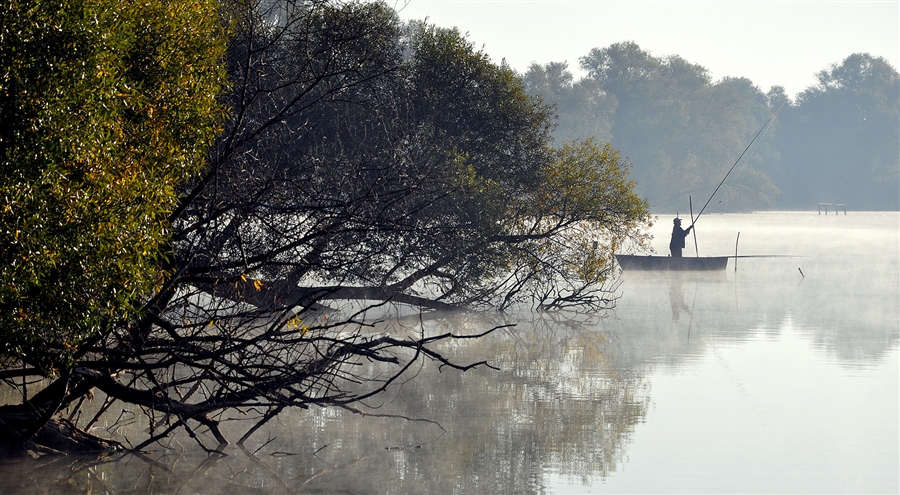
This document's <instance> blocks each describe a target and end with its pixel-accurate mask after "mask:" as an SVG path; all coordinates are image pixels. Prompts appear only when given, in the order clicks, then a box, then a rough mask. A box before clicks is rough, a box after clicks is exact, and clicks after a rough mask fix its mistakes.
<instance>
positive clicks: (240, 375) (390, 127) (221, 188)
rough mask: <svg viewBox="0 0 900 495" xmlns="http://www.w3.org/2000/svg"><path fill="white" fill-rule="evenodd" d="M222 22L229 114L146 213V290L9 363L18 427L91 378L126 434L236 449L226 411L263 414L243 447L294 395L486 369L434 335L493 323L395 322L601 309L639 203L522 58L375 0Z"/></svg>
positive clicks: (342, 396)
mask: <svg viewBox="0 0 900 495" xmlns="http://www.w3.org/2000/svg"><path fill="white" fill-rule="evenodd" d="M172 8H176V7H172ZM222 12H223V17H224V22H223V25H226V26H228V27H229V29H230V32H231V33H232V36H231V38H230V42H229V45H228V51H227V54H226V58H225V61H226V65H227V72H228V75H229V79H230V91H229V92H228V94H227V95H226V96H225V97H224V103H226V104H227V107H228V108H229V112H230V113H229V115H228V119H227V122H226V123H225V126H224V130H223V131H222V133H221V134H220V135H219V137H218V139H217V140H216V142H215V144H214V145H213V147H212V148H211V149H209V160H208V164H207V166H206V168H205V169H204V170H203V173H202V174H201V175H199V176H196V177H195V178H193V179H191V180H188V181H187V182H184V181H182V182H181V186H180V187H179V188H178V191H179V192H180V197H179V198H180V199H179V201H178V203H177V204H176V205H172V203H171V202H170V203H166V204H164V205H161V206H160V205H156V207H157V208H158V210H157V213H159V212H165V213H167V216H163V218H162V219H163V220H164V221H162V222H160V218H159V215H157V216H156V217H154V219H155V221H157V222H160V223H159V224H160V225H163V226H171V235H170V236H169V237H168V238H164V239H156V242H157V244H156V245H154V246H153V249H150V248H149V247H148V248H147V250H146V252H147V253H149V254H148V255H150V256H153V255H155V256H156V257H155V261H156V264H155V265H154V267H155V269H156V270H155V271H154V272H153V274H154V275H155V278H153V279H152V281H153V282H155V284H153V286H151V287H148V288H145V289H144V290H143V291H136V292H135V294H136V296H134V297H131V298H129V299H128V301H129V303H130V304H132V305H135V306H139V311H136V312H128V313H126V316H125V317H122V318H117V319H108V320H104V321H105V322H106V323H105V324H104V325H103V326H102V327H98V329H97V330H96V331H95V332H92V333H91V334H90V336H91V337H90V338H87V339H83V340H80V341H77V342H68V344H69V345H68V346H67V347H66V349H69V350H68V352H67V358H66V361H65V362H62V361H60V360H56V361H54V362H53V364H52V365H51V366H48V365H44V364H42V362H39V361H38V358H37V357H35V356H40V357H41V359H42V358H43V356H46V355H47V354H48V353H47V352H46V350H47V349H51V348H52V341H50V340H48V339H46V338H43V337H41V336H38V337H37V338H35V339H34V340H33V342H32V344H31V346H32V348H33V349H35V352H34V353H32V354H26V353H23V352H17V351H16V350H12V351H10V352H8V353H6V354H5V357H6V359H7V361H8V364H10V365H11V366H8V367H7V368H6V369H5V370H4V371H3V372H2V375H0V376H2V377H4V378H6V379H7V380H8V383H10V384H12V385H13V386H17V387H19V389H20V391H21V395H22V399H23V400H22V403H21V404H15V405H8V406H3V407H2V408H0V419H2V420H3V423H0V428H6V429H5V430H4V432H5V433H4V438H9V439H13V438H15V439H18V440H20V441H27V440H28V439H29V438H30V437H31V432H34V431H38V430H41V429H42V427H43V426H44V425H45V424H47V421H48V420H49V418H51V417H53V416H54V415H58V414H59V412H60V411H62V410H64V409H65V408H67V407H68V408H70V411H69V413H68V416H69V418H70V419H71V420H72V421H73V426H76V427H82V428H83V427H87V426H90V425H91V424H93V423H94V422H95V421H97V418H98V417H99V415H92V416H90V417H88V416H83V415H82V414H81V413H82V409H80V406H81V403H82V401H83V400H84V399H85V398H86V397H87V394H88V393H89V392H90V391H91V390H99V392H102V393H101V394H100V395H101V397H102V400H103V402H102V405H101V407H100V410H101V413H102V412H103V411H106V410H109V408H110V407H112V405H113V404H116V403H118V402H124V403H127V404H131V405H132V406H138V407H139V408H140V409H141V410H142V411H143V412H144V415H145V418H146V421H147V422H148V427H149V430H148V431H149V434H148V435H147V436H146V437H144V438H140V439H128V440H129V442H130V445H131V446H132V447H135V448H142V447H143V446H144V445H147V444H149V443H152V442H154V441H157V440H159V439H161V438H164V437H166V436H168V435H170V434H171V433H172V432H174V431H176V430H178V429H182V430H185V431H187V432H188V433H189V434H190V435H191V436H192V438H194V439H196V440H197V441H198V442H200V443H201V445H203V446H204V447H205V448H212V446H210V445H207V443H208V442H206V441H205V440H204V436H203V435H201V434H200V433H203V432H207V433H209V434H211V435H212V437H211V438H212V440H213V442H217V443H219V444H224V443H225V442H226V441H227V439H226V438H225V436H224V435H223V434H222V432H221V430H220V428H219V425H220V424H221V422H222V421H225V420H228V419H233V418H235V417H243V418H245V419H247V418H249V419H250V420H251V421H250V423H249V424H248V425H247V427H246V428H245V434H244V436H243V437H242V438H240V439H239V441H243V440H244V439H246V438H247V437H248V436H249V435H250V434H252V433H253V432H254V431H256V429H257V428H259V427H260V426H262V425H264V424H265V423H266V422H267V421H269V420H271V419H272V418H273V417H275V416H276V415H277V414H278V413H279V412H280V411H282V410H284V408H287V407H300V408H304V407H310V406H313V405H319V406H333V407H344V408H349V409H352V410H359V408H360V407H361V404H362V402H363V401H364V400H365V399H367V398H369V397H372V396H374V395H376V394H378V393H381V392H382V391H383V390H385V388H386V387H387V386H388V385H389V384H391V383H392V382H394V381H395V380H396V379H397V378H398V377H400V376H403V375H404V373H405V372H406V371H407V370H408V369H409V367H410V366H412V365H413V364H414V363H415V362H416V361H417V360H418V359H433V360H436V361H438V362H440V363H442V364H444V365H448V366H451V367H456V368H459V369H468V368H469V367H471V366H475V365H477V364H479V363H473V364H465V363H463V364H457V363H454V362H451V361H450V360H449V359H448V358H447V357H445V356H444V355H442V354H441V353H440V352H439V351H438V350H436V347H435V344H436V343H438V342H440V341H443V340H448V339H453V338H471V337H473V336H475V335H478V334H480V333H484V332H487V331H490V329H483V330H484V332H475V335H470V336H455V335H449V334H441V335H428V334H426V333H425V332H424V331H423V330H422V329H421V328H416V327H413V328H407V327H403V326H400V325H390V324H388V323H386V322H385V319H386V318H387V317H388V315H390V314H392V312H397V311H405V310H404V309H403V308H412V309H411V311H422V312H425V311H435V310H449V309H458V308H473V307H474V308H496V309H504V308H509V307H512V306H516V305H522V304H524V305H527V306H529V307H537V308H541V309H545V310H548V309H554V308H561V307H568V306H576V307H582V308H584V307H587V308H596V307H603V306H605V305H607V304H608V303H609V302H610V300H609V299H610V296H609V292H608V289H609V285H608V284H609V276H610V274H611V268H610V264H609V258H610V256H611V252H612V247H614V246H615V245H617V244H619V243H622V242H628V241H633V242H642V241H643V237H642V236H641V233H640V232H641V231H640V228H641V227H642V225H643V224H644V223H645V222H646V221H647V220H648V214H647V206H646V204H645V203H644V202H643V201H641V200H640V199H639V198H638V197H637V196H636V195H635V194H634V192H633V191H632V189H633V183H632V182H630V181H629V180H628V176H627V174H628V166H627V164H626V163H625V162H624V161H623V160H621V159H620V157H619V156H618V154H617V152H616V151H615V150H613V149H612V148H610V147H609V146H600V145H596V144H594V143H593V142H590V141H587V142H580V143H573V144H570V145H567V146H565V147H562V148H559V149H555V148H553V147H551V146H550V141H549V129H550V126H551V117H550V113H549V110H548V109H547V108H546V107H545V106H544V105H542V104H540V102H539V101H537V100H535V99H533V98H530V97H529V96H527V94H526V93H525V91H524V88H523V85H522V83H521V81H520V80H519V79H518V78H517V77H516V75H515V74H514V73H512V72H511V71H510V70H508V69H505V68H502V67H497V66H494V65H493V64H491V63H490V62H489V60H488V58H487V57H486V56H485V55H484V54H482V53H479V52H477V51H475V50H474V49H473V47H472V45H471V44H470V43H469V42H467V41H465V39H464V38H463V37H462V36H460V34H459V33H458V32H457V31H455V30H443V29H437V28H434V27H432V26H428V25H425V24H420V23H414V24H411V25H409V26H403V25H401V24H400V22H399V21H398V18H397V16H396V14H395V13H394V12H393V11H392V10H391V9H390V8H389V7H387V6H386V5H384V4H381V3H373V2H366V3H355V2H350V3H331V2H318V1H316V2H306V1H304V2H296V3H295V2H291V1H284V2H259V3H253V2H242V1H237V2H232V3H229V4H227V5H226V7H225V8H223V9H222ZM208 38H209V37H208V36H207V38H204V39H208ZM179 46H183V45H179ZM196 69H197V70H198V71H199V70H201V69H202V67H200V66H199V65H198V66H196ZM213 72H215V71H213ZM190 87H191V86H190V85H185V84H181V85H176V86H173V87H172V89H173V90H174V89H175V88H190ZM175 110H177V107H176V108H174V110H173V111H175ZM195 144H197V143H196V142H195ZM202 144H205V142H203V143H199V144H197V146H201V145H202ZM201 149H203V148H202V147H201ZM177 184H178V182H173V187H175V185H177ZM151 225H156V224H151ZM110 259H112V260H113V263H115V261H114V260H115V259H116V258H115V257H114V256H110ZM98 283H100V284H101V286H102V284H103V281H102V280H100V281H98ZM5 302H6V301H5V300H4V303H5ZM26 316H27V315H26ZM5 328H8V329H10V331H11V332H12V333H15V332H17V331H18V328H19V327H16V326H15V325H13V324H10V325H9V326H7V327H5ZM40 351H45V352H43V353H42V352H40ZM372 362H376V363H382V364H388V365H392V367H391V368H390V369H391V371H390V372H388V373H386V374H383V373H382V374H378V375H373V374H371V373H372V371H371V368H369V367H368V366H366V363H372ZM44 376H46V377H49V378H50V383H49V384H48V385H47V386H46V387H45V388H43V389H42V390H41V391H40V392H39V393H37V394H33V395H29V394H28V393H27V391H26V390H25V387H24V386H22V383H27V381H28V380H31V379H34V378H37V377H44ZM44 429H46V428H44ZM14 431H26V432H27V433H28V434H26V435H23V436H21V437H19V436H17V434H15V433H13V432H14ZM42 431H43V430H42ZM38 438H40V437H38Z"/></svg>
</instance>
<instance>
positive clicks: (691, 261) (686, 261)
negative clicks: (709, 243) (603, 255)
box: [616, 254, 729, 271]
mask: <svg viewBox="0 0 900 495" xmlns="http://www.w3.org/2000/svg"><path fill="white" fill-rule="evenodd" d="M728 258H729V256H711V257H709V258H672V257H670V256H639V255H634V254H617V255H616V261H618V262H619V266H621V267H622V269H623V270H688V271H713V270H724V269H725V267H726V266H728Z"/></svg>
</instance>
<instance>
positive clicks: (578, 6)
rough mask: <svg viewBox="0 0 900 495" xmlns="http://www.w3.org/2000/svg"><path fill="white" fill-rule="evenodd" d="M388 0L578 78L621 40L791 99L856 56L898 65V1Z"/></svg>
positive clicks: (497, 54) (509, 56) (498, 54)
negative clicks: (561, 65)
mask: <svg viewBox="0 0 900 495" xmlns="http://www.w3.org/2000/svg"><path fill="white" fill-rule="evenodd" d="M389 1H393V2H394V7H395V9H396V10H397V11H398V12H399V13H400V17H401V18H402V19H404V20H407V19H420V20H421V19H425V18H427V19H428V21H429V23H431V24H435V25H437V26H441V27H457V28H459V31H460V32H461V33H463V34H467V38H468V40H469V41H471V42H472V43H473V44H474V45H475V47H476V48H478V49H482V50H483V51H484V52H485V53H486V54H487V55H488V56H490V57H491V59H492V60H493V61H494V62H495V63H498V64H499V63H500V62H501V60H502V59H504V58H505V59H506V62H507V64H509V65H510V66H511V67H512V68H513V69H515V70H517V71H518V72H520V73H524V72H525V71H526V70H527V69H528V66H529V65H531V63H534V62H536V63H539V64H546V63H548V62H567V63H568V64H569V69H570V71H571V72H572V73H573V74H575V76H576V78H579V77H582V76H583V75H584V73H583V72H582V71H581V69H580V68H579V66H578V59H579V57H582V56H584V55H587V53H588V52H589V51H590V50H591V49H592V48H605V47H607V46H609V45H611V44H613V43H618V42H623V41H634V42H635V43H637V44H638V45H639V46H640V47H641V48H642V49H643V50H644V51H647V52H649V53H650V54H651V55H652V56H654V57H659V58H662V57H666V56H669V55H678V56H680V57H682V58H683V59H685V60H687V61H688V62H691V63H694V64H699V65H701V66H703V67H705V68H706V69H708V70H709V71H710V75H711V76H712V78H713V81H714V82H715V81H718V80H720V79H722V78H723V77H729V76H730V77H745V78H748V79H750V80H751V81H753V83H754V84H755V85H756V86H757V87H759V88H760V90H762V91H763V92H766V91H768V90H769V89H770V88H771V87H772V86H776V85H777V86H782V87H784V88H785V91H786V93H787V94H788V96H790V97H795V96H796V95H797V93H799V92H801V91H803V90H805V89H807V88H808V87H810V86H813V85H814V84H815V83H816V77H815V75H816V73H818V72H820V71H822V70H824V69H827V68H829V67H830V66H831V65H832V64H840V63H841V62H842V61H843V60H844V59H845V58H847V57H848V56H849V55H851V54H853V53H860V52H865V53H869V54H870V55H873V56H876V57H883V58H884V59H885V60H887V61H888V63H890V64H891V66H893V67H894V68H895V69H898V70H900V0H894V1H881V2H877V1H843V2H837V1H671V0H670V1H641V0H637V1H635V0H631V1H610V0H607V1H576V0H569V1H566V0H543V1H527V0H478V1H470V0H389Z"/></svg>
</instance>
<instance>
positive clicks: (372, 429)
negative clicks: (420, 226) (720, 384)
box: [0, 315, 649, 494]
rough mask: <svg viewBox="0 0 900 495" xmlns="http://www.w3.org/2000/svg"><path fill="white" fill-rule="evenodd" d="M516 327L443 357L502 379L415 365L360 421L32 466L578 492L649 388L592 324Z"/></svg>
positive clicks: (371, 489) (224, 486) (371, 488)
mask: <svg viewBox="0 0 900 495" xmlns="http://www.w3.org/2000/svg"><path fill="white" fill-rule="evenodd" d="M493 323H496V322H493ZM503 323H510V322H503ZM515 323H517V326H516V327H515V328H512V329H509V330H507V331H506V333H505V334H504V335H496V336H491V337H489V338H487V339H482V340H480V341H478V342H477V343H471V344H464V345H461V344H454V345H448V346H447V348H446V349H443V351H444V352H446V354H447V355H448V356H450V357H454V358H459V359H463V360H482V359H486V360H488V361H489V362H490V363H491V364H492V365H494V366H497V367H499V368H500V370H501V371H499V372H497V371H491V370H488V371H486V372H483V371H481V370H472V371H469V372H466V373H460V372H458V371H456V370H449V369H443V370H441V369H440V368H439V366H437V364H435V363H423V365H422V367H421V368H420V369H419V371H418V377H417V378H416V379H414V380H409V381H407V382H405V383H401V384H397V385H396V386H395V387H394V388H393V389H391V390H390V393H389V394H388V395H386V396H385V398H384V400H385V402H383V403H371V404H368V406H369V407H368V408H365V409H364V410H363V411H362V412H363V413H364V414H352V413H350V412H347V411H334V410H329V409H321V408H312V409H309V410H306V411H299V412H285V413H284V414H282V415H281V416H280V417H279V423H278V424H276V425H272V427H271V428H270V429H269V430H268V431H265V432H262V431H261V432H260V433H258V434H257V435H256V436H254V437H253V438H251V439H250V440H249V441H247V442H246V445H245V448H244V449H242V450H239V449H238V448H232V449H229V450H228V453H229V454H230V455H229V456H224V457H219V456H216V457H206V456H204V455H200V453H198V452H195V451H194V450H192V449H193V447H192V446H191V445H192V442H185V444H184V445H185V446H187V447H188V448H184V447H182V446H181V444H180V443H179V440H180V439H179V438H175V439H174V440H173V442H172V443H171V444H169V445H168V448H167V449H161V450H157V451H147V452H146V453H144V454H143V455H141V456H131V455H128V456H125V457H122V458H120V459H118V461H117V462H114V463H102V462H100V463H93V464H92V465H90V466H89V467H86V468H85V467H82V468H80V469H75V470H72V469H70V468H71V466H69V467H68V468H67V467H66V466H65V465H61V464H48V465H44V466H41V467H40V468H39V469H37V470H35V468H34V465H33V464H31V465H30V468H29V469H30V471H31V472H32V474H33V473H34V472H35V471H43V474H41V475H40V477H41V478H45V479H46V478H48V477H51V478H53V479H58V480H61V483H62V484H64V485H66V486H68V487H70V488H75V487H78V488H77V489H75V490H74V491H75V492H84V493H88V492H95V491H100V492H110V493H123V492H131V491H136V492H142V493H143V492H166V493H168V492H173V491H179V492H192V493H279V494H282V493H305V492H310V491H326V492H353V493H412V492H416V493H542V492H546V491H548V482H547V476H548V475H553V476H558V477H563V478H566V479H568V480H569V482H571V483H575V484H578V483H584V484H587V483H589V482H591V481H592V480H596V479H598V478H599V479H602V478H604V477H606V476H609V475H610V474H611V473H613V472H614V471H615V470H616V469H617V468H618V467H619V466H620V465H621V463H622V459H623V456H624V455H625V450H626V447H627V444H628V442H629V441H630V438H631V434H632V432H633V431H634V428H635V426H636V425H637V424H639V423H641V422H642V421H643V420H644V418H645V416H646V413H647V407H648V401H649V396H648V387H647V386H646V385H645V383H644V380H643V379H642V377H641V376H640V375H639V374H635V373H621V372H619V371H618V370H616V369H615V368H614V367H613V365H612V363H613V360H612V359H611V358H610V352H611V351H610V348H611V347H610V339H609V338H608V337H606V336H604V335H602V334H601V333H599V332H598V331H597V330H596V328H597V326H596V321H594V322H591V321H588V320H585V321H573V320H559V321H556V320H553V319H551V318H549V317H545V316H536V317H535V318H534V319H527V320H519V321H516V322H515ZM483 324H484V321H483V319H480V318H479V319H477V321H476V318H474V317H472V316H471V315H470V316H465V315H463V316H447V317H445V318H440V319H434V320H431V321H429V322H426V323H425V327H426V328H427V329H428V331H433V332H444V331H447V330H449V329H453V330H454V331H455V332H459V331H462V330H464V329H465V327H467V326H471V325H477V326H479V327H480V326H482V325H483ZM374 373H377V370H376V371H374ZM378 415H380V416H381V417H378ZM392 415H399V416H405V417H409V418H428V420H429V421H408V420H403V419H397V418H395V417H390V416H392ZM226 424H227V423H226ZM11 469H13V468H11V466H10V465H5V466H2V467H0V470H2V472H3V478H4V479H13V478H8V477H7V474H9V475H11V476H14V477H17V476H21V474H16V473H14V469H13V471H11ZM35 486H38V485H37V480H35V484H32V485H31V488H34V487H35Z"/></svg>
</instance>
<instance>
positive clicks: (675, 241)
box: [669, 218, 694, 258]
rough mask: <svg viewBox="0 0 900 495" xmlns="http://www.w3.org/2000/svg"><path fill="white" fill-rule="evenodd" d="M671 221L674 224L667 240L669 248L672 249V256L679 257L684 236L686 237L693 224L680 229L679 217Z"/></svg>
mask: <svg viewBox="0 0 900 495" xmlns="http://www.w3.org/2000/svg"><path fill="white" fill-rule="evenodd" d="M673 222H674V223H675V226H674V227H672V240H671V241H669V250H670V251H672V257H673V258H681V250H682V249H684V238H685V237H687V235H688V233H689V232H690V231H691V229H692V228H694V226H693V225H691V226H690V227H688V228H687V229H682V228H681V219H680V218H676V219H675V220H673Z"/></svg>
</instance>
